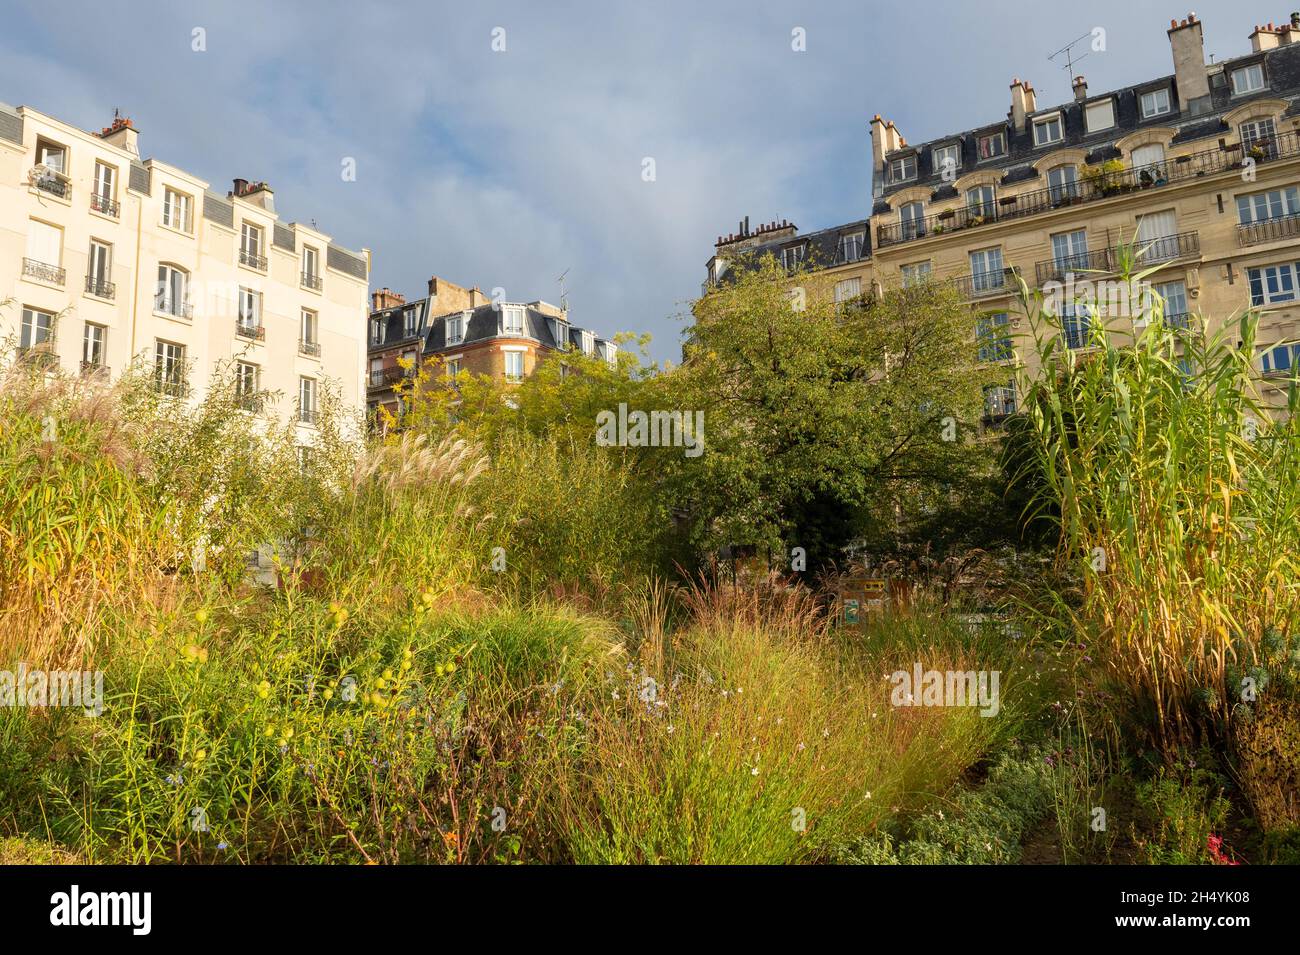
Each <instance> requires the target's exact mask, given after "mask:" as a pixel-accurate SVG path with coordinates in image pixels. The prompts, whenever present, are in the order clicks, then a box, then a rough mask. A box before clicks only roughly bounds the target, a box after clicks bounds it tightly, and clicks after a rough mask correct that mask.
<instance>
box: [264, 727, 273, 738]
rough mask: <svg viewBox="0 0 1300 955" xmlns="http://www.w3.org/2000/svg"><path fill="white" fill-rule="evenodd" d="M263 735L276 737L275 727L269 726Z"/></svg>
mask: <svg viewBox="0 0 1300 955" xmlns="http://www.w3.org/2000/svg"><path fill="white" fill-rule="evenodd" d="M263 735H265V736H274V735H275V727H272V726H268V727H267V728H266V730H265V731H264V733H263Z"/></svg>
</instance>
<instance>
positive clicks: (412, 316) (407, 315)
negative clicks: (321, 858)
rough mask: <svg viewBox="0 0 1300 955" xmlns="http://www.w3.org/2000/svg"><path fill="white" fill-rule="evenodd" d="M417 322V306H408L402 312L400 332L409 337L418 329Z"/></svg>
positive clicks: (418, 316) (418, 313)
mask: <svg viewBox="0 0 1300 955" xmlns="http://www.w3.org/2000/svg"><path fill="white" fill-rule="evenodd" d="M419 323H420V308H419V306H418V305H417V306H416V307H415V308H408V309H407V310H406V311H405V312H403V313H402V334H403V335H404V336H405V337H406V338H410V337H411V336H412V335H414V334H415V333H416V331H417V330H418V329H419Z"/></svg>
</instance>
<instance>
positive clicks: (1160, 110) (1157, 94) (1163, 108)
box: [1139, 86, 1173, 119]
mask: <svg viewBox="0 0 1300 955" xmlns="http://www.w3.org/2000/svg"><path fill="white" fill-rule="evenodd" d="M1147 97H1150V98H1151V99H1150V100H1149V102H1151V103H1152V104H1154V106H1155V107H1156V108H1153V109H1147V103H1148V99H1147ZM1162 97H1163V99H1162ZM1139 101H1140V104H1141V110H1142V118H1143V119H1151V118H1152V117H1153V116H1163V115H1165V113H1168V112H1169V111H1170V110H1172V109H1173V103H1172V102H1171V100H1170V98H1169V87H1167V86H1162V87H1161V88H1160V89H1158V90H1147V91H1146V92H1145V93H1143V94H1142V95H1141V96H1140V97H1139ZM1162 104H1163V105H1162Z"/></svg>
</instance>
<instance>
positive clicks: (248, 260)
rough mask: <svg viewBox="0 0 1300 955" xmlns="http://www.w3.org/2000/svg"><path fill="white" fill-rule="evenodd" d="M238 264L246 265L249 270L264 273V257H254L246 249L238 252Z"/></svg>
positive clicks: (254, 255)
mask: <svg viewBox="0 0 1300 955" xmlns="http://www.w3.org/2000/svg"><path fill="white" fill-rule="evenodd" d="M239 264H240V265H247V266H248V267H249V268H250V269H257V271H259V272H265V271H266V256H264V255H256V254H254V253H252V252H249V251H247V250H246V249H240V250H239Z"/></svg>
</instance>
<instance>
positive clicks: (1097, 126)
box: [1084, 99, 1115, 133]
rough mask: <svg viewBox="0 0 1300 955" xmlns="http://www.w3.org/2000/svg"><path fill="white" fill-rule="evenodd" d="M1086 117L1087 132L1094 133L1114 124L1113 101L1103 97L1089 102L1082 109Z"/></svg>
mask: <svg viewBox="0 0 1300 955" xmlns="http://www.w3.org/2000/svg"><path fill="white" fill-rule="evenodd" d="M1084 112H1085V114H1086V115H1087V119H1088V132H1090V133H1096V132H1100V131H1101V130H1103V129H1110V128H1111V127H1112V126H1114V125H1115V101H1114V100H1109V99H1104V100H1101V101H1100V102H1098V103H1089V104H1088V106H1087V107H1086V109H1085V110H1084Z"/></svg>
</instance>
